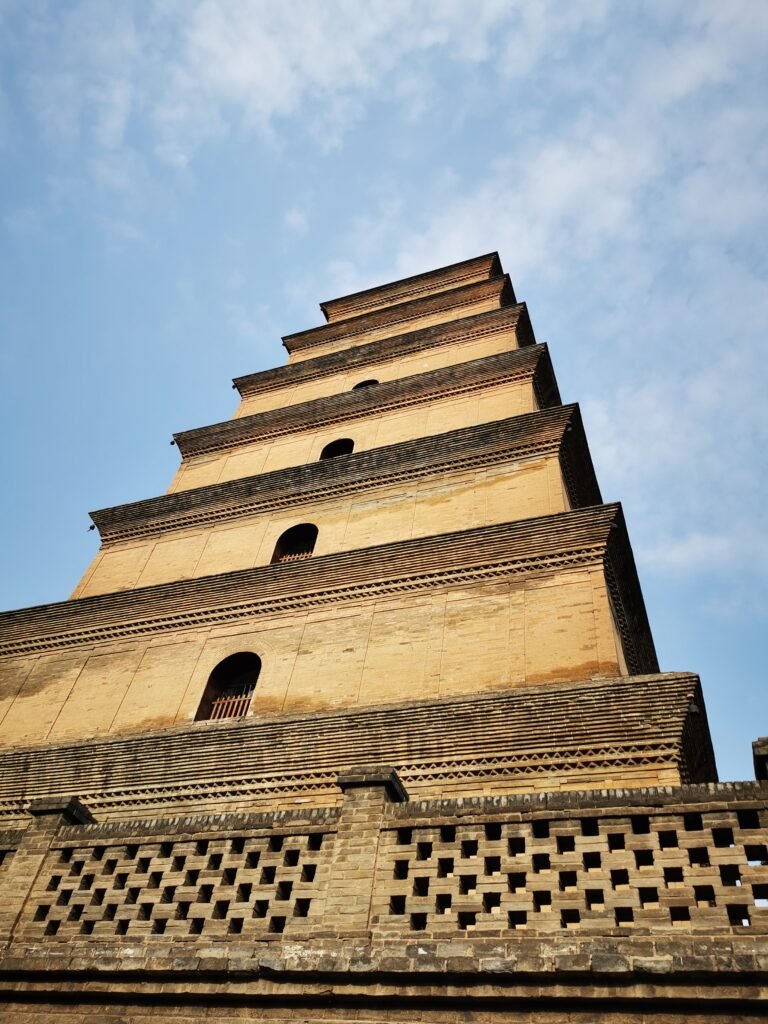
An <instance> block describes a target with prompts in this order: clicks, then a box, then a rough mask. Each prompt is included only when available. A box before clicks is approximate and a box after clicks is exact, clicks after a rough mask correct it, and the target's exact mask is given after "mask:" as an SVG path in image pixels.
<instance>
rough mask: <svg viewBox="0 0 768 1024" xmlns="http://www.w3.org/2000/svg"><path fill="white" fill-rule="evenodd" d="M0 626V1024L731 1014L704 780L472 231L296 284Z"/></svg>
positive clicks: (741, 864) (723, 805) (739, 965)
mask: <svg viewBox="0 0 768 1024" xmlns="http://www.w3.org/2000/svg"><path fill="white" fill-rule="evenodd" d="M321 309H322V312H323V314H324V316H325V319H326V323H325V324H323V325H322V326H320V327H315V328H312V329H309V330H305V331H301V332H299V333H297V334H291V335H288V336H286V337H285V338H284V339H283V343H284V345H285V348H286V349H287V352H288V361H287V364H286V365H284V366H281V367H278V368H275V369H271V370H267V371H262V372H258V373H252V374H249V375H247V376H243V377H239V378H237V379H236V380H235V381H234V385H235V387H236V388H237V390H238V392H239V395H240V399H241V400H240V404H239V406H238V409H237V410H236V412H235V415H234V416H233V418H232V419H231V420H228V421H226V422H223V423H215V424H212V425H209V426H204V427H199V428H197V429H193V430H186V431H183V432H181V433H178V434H176V435H175V438H174V440H175V443H176V445H177V446H178V449H179V452H180V454H181V464H180V466H179V470H178V472H177V474H176V476H175V478H174V480H173V481H172V483H171V486H170V488H169V490H168V492H167V493H166V494H165V495H162V496H159V497H153V498H149V499H147V500H143V501H138V502H134V503H131V504H128V505H121V506H118V507H114V508H109V509H102V510H100V511H98V512H94V513H92V518H93V521H94V524H95V525H96V527H97V528H98V530H99V532H100V536H101V541H102V544H101V548H100V550H99V552H98V554H97V555H96V557H95V558H94V560H93V562H92V564H91V565H90V567H89V568H88V570H87V572H86V573H85V575H84V576H83V578H82V580H81V581H80V582H79V583H78V585H77V587H76V588H75V591H74V593H73V594H72V597H71V598H70V599H69V600H68V601H64V602H59V603H56V604H50V605H45V606H41V607H37V608H28V609H22V610H19V611H13V612H7V613H4V614H2V615H0V758H1V760H0V764H1V765H2V768H1V769H0V859H1V860H2V864H1V865H0V943H2V956H1V957H0V1000H2V1003H0V1007H1V1008H0V1018H1V1019H2V1020H4V1021H5V1020H8V1021H9V1022H11V1024H21V1022H24V1024H30V1022H36V1021H41V1022H42V1021H44V1020H61V1021H62V1022H64V1021H66V1022H67V1024H73V1022H75V1024H80V1022H81V1021H82V1022H85V1021H92V1020H99V1021H101V1020H105V1021H110V1020H114V1021H123V1022H125V1021H127V1022H137V1024H138V1022H145V1021H151V1020H161V1019H162V1020H178V1021H184V1022H188V1021H196V1020H208V1019H216V1020H230V1019H232V1020H234V1019H237V1020H252V1021H256V1020H259V1021H261V1020H267V1019H269V1020H274V1021H275V1022H280V1024H283V1022H285V1024H287V1022H293V1021H297V1022H298V1021H307V1020H312V1021H314V1020H317V1021H321V1020H322V1021H327V1022H328V1024H340V1022H341V1021H342V1020H344V1021H366V1024H378V1022H381V1024H384V1022H385V1021H386V1022H387V1024H392V1021H396V1022H399V1021H400V1020H401V1019H402V1021H403V1024H405V1022H406V1021H408V1022H409V1024H410V1022H411V1021H412V1020H413V1018H414V1016H416V1017H418V1018H419V1019H422V1018H423V1020H424V1021H425V1024H427V1022H429V1024H438V1022H440V1024H442V1022H443V1021H445V1022H446V1024H447V1022H449V1021H450V1022H453V1021H454V1020H455V1019H456V1016H457V1014H462V1015H466V1014H471V1016H472V1020H473V1021H477V1022H478V1024H486V1021H487V1022H488V1024H490V1022H491V1021H495V1020H499V1021H501V1020H502V1019H503V1020H504V1021H505V1022H506V1021H513V1022H517V1021H519V1022H523V1021H526V1022H528V1021H533V1020H534V1019H535V1020H536V1021H542V1020H543V1021H545V1022H547V1024H556V1022H566V1021H568V1022H573V1021H583V1022H584V1024H587V1022H588V1021H594V1020H600V1021H605V1022H606V1024H611V1022H616V1021H629V1022H634V1021H641V1020H642V1021H646V1020H656V1019H658V1020H659V1021H662V1020H663V1021H664V1022H667V1024H670V1022H672V1024H674V1022H682V1021H686V1022H690V1021H698V1020H702V1021H703V1020H707V1021H713V1020H721V1021H725V1020H745V1021H746V1020H753V1019H755V1020H756V1019H758V1018H760V1017H762V1016H763V1015H764V1009H765V1005H766V1003H765V997H766V994H768V985H767V984H766V981H767V980H768V979H767V977H766V975H767V974H768V783H767V782H766V781H765V777H766V774H768V773H767V772H766V764H767V763H768V754H767V753H766V750H768V741H766V740H761V741H757V743H756V744H755V763H756V770H757V775H758V781H755V782H743V783H729V784H722V783H719V782H718V781H717V773H716V768H715V761H714V754H713V750H712V744H711V740H710V735H709V728H708V725H707V718H706V712H705V707H704V701H703V697H702V693H701V687H700V684H699V680H698V678H697V677H696V676H695V675H693V674H692V673H690V672H674V673H661V672H660V671H659V666H658V663H657V659H656V654H655V650H654V645H653V639H652V636H651V631H650V627H649V624H648V620H647V617H646V612H645V607H644V604H643V598H642V593H641V589H640V585H639V582H638V578H637V573H636V569H635V564H634V560H633V556H632V550H631V547H630V543H629V539H628V535H627V529H626V525H625V522H624V517H623V514H622V510H621V507H620V505H618V504H605V503H603V501H602V498H601V495H600V490H599V487H598V484H597V480H596V478H595V473H594V469H593V466H592V461H591V458H590V455H589V448H588V445H587V441H586V438H585V435H584V429H583V425H582V420H581V416H580V413H579V408H578V406H577V405H564V404H563V403H562V401H561V399H560V393H559V390H558V386H557V382H556V380H555V375H554V371H553V368H552V364H551V361H550V357H549V352H548V350H547V347H546V345H542V344H538V343H536V340H535V337H534V333H533V329H532V326H531V322H530V319H529V316H528V311H527V309H526V306H525V304H524V303H519V302H518V301H517V299H516V297H515V293H514V290H513V287H512V283H511V281H510V279H509V277H508V276H507V275H506V274H505V273H504V272H503V270H502V267H501V263H500V260H499V257H498V255H497V254H496V253H491V254H489V255H486V256H481V257H478V258H475V259H471V260H467V261H464V262H462V263H457V264H453V265H452V266H449V267H444V268H441V269H439V270H434V271H431V272H428V273H424V274H419V275H417V276H415V277H410V278H407V279H404V280H400V281H395V282H393V283H390V284H386V285H383V286H381V287H377V288H372V289H369V290H367V291H363V292H358V293H355V294H353V295H348V296H344V297H343V298H338V299H334V300H331V301H327V302H323V303H321Z"/></svg>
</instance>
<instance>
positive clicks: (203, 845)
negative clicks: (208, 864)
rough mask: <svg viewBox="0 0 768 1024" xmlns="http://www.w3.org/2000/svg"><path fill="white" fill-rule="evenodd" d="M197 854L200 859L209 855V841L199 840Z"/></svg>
mask: <svg viewBox="0 0 768 1024" xmlns="http://www.w3.org/2000/svg"><path fill="white" fill-rule="evenodd" d="M195 853H196V854H197V856H198V857H204V856H205V855H206V853H208V840H207V839H198V840H197V842H196V843H195Z"/></svg>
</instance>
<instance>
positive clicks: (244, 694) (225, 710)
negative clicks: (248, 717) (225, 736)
mask: <svg viewBox="0 0 768 1024" xmlns="http://www.w3.org/2000/svg"><path fill="white" fill-rule="evenodd" d="M253 690H254V688H253V687H252V686H250V687H246V688H245V689H244V690H241V691H239V692H238V693H226V694H222V695H221V697H216V698H215V699H214V700H212V701H211V714H210V716H209V720H210V721H215V720H216V719H217V718H242V717H243V715H245V714H246V713H247V711H248V708H249V707H250V704H251V697H252V696H253Z"/></svg>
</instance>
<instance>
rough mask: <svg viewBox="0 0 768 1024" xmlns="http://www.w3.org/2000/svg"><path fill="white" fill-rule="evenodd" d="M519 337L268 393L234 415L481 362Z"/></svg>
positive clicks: (504, 336) (498, 337)
mask: <svg viewBox="0 0 768 1024" xmlns="http://www.w3.org/2000/svg"><path fill="white" fill-rule="evenodd" d="M517 347H518V345H517V336H516V332H515V329H514V328H510V329H509V330H507V331H504V332H501V333H499V334H494V335H492V336H491V337H489V338H476V339H474V340H472V341H467V342H465V343H464V344H461V345H456V344H454V345H443V346H439V347H437V348H435V349H434V350H433V351H426V352H417V353H414V354H412V355H409V356H405V357H402V358H397V357H396V358H394V359H389V360H387V361H386V362H381V363H371V364H370V365H368V366H364V367H360V368H359V369H355V370H350V371H347V372H344V373H334V374H330V375H328V376H325V377H320V378H319V379H318V380H310V381H306V382H304V383H302V384H293V385H289V386H287V387H281V388H277V389H276V390H274V391H267V392H265V393H264V394H260V395H253V396H252V397H250V398H245V399H244V400H243V401H242V402H241V403H240V405H239V406H238V408H237V411H236V412H235V418H237V417H239V416H251V415H252V414H254V413H260V412H267V411H268V410H270V409H282V408H284V407H285V406H287V405H297V404H298V403H300V402H309V401H311V400H312V399H315V398H325V397H326V396H328V395H338V394H342V393H343V392H345V391H351V389H352V388H353V387H354V386H355V384H358V383H359V382H360V381H362V380H371V379H373V380H378V381H387V380H399V379H400V378H401V377H410V376H412V375H413V374H416V373H428V372H429V371H431V370H439V369H441V368H442V367H444V366H454V365H455V364H456V363H465V362H469V361H470V360H471V359H481V358H482V357H483V356H494V355H497V354H498V353H500V352H508V351H509V350H510V349H513V348H517Z"/></svg>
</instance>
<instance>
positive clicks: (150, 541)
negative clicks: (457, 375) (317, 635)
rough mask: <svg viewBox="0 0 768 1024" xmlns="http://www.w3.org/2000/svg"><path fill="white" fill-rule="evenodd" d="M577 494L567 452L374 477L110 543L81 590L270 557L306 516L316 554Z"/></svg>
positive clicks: (562, 504) (502, 518) (472, 523)
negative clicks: (256, 510) (335, 491)
mask: <svg viewBox="0 0 768 1024" xmlns="http://www.w3.org/2000/svg"><path fill="white" fill-rule="evenodd" d="M567 508H568V500H567V495H566V490H565V486H564V482H563V477H562V473H561V470H560V465H559V462H558V459H557V457H556V456H555V455H552V456H550V457H539V458H530V459H525V460H519V461H517V462H515V463H514V464H512V465H504V466H494V467H491V468H487V469H478V470H475V471H471V470H469V471H464V472H455V473H441V474H440V475H439V476H436V477H435V478H434V479H432V478H425V479H421V480H416V481H408V482H401V483H398V484H389V485H386V486H378V487H376V486H368V487H365V488H359V489H358V492H357V493H356V494H355V495H353V496H351V497H348V498H344V499H338V498H337V499H332V500H324V501H320V502H314V503H307V504H301V505H300V506H299V505H296V506H295V507H290V508H281V509H279V510H277V511H275V512H272V513H264V514H262V515H254V516H250V517H245V518H243V517H233V519H232V520H230V521H227V522H223V523H218V524H215V525H212V526H207V527H198V528H197V529H187V530H176V531H173V530H170V531H168V532H164V533H163V534H162V535H161V536H157V537H150V538H145V539H142V540H134V541H126V542H120V543H116V544H110V545H107V546H105V547H103V548H102V550H101V551H100V552H99V553H98V555H97V556H96V558H95V559H94V561H93V563H92V564H91V566H90V567H89V569H88V571H87V572H86V574H85V576H84V578H83V580H82V581H81V583H80V584H79V586H78V587H77V589H76V590H75V591H74V593H73V595H72V596H73V597H89V596H91V595H93V594H106V593H111V592H114V591H117V590H126V589H132V588H134V587H146V586H152V585H154V584H158V583H169V582H172V581H174V580H183V579H191V578H195V577H200V576H209V575H213V574H216V573H225V572H231V571H233V570H236V569H250V568H253V567H254V566H258V565H269V564H270V561H271V559H272V555H273V552H274V550H275V545H276V543H277V541H278V539H279V537H280V536H281V535H282V533H283V532H284V531H285V530H288V529H289V528H290V527H292V526H294V525H295V524H296V523H297V522H311V523H314V524H315V525H316V526H317V527H318V531H319V533H318V538H317V543H316V545H315V549H314V554H315V556H321V555H327V554H334V553H336V552H338V551H352V550H355V549H357V548H364V547H368V546H372V545H376V544H387V543H390V542H392V541H401V540H409V539H411V538H414V537H427V536H430V535H432V534H435V533H451V532H453V531H457V530H465V529H471V528H472V527H479V526H490V525H493V524H495V523H505V522H512V521H513V520H518V519H527V518H532V517H534V516H544V515H553V514H555V513H558V512H564V511H566V510H567Z"/></svg>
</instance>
